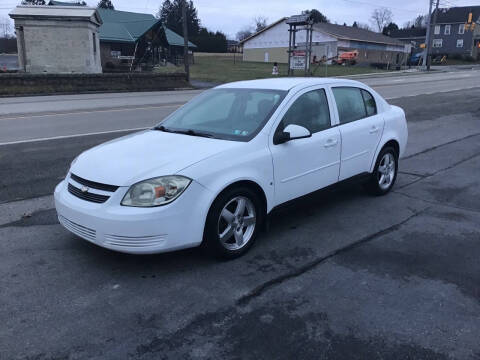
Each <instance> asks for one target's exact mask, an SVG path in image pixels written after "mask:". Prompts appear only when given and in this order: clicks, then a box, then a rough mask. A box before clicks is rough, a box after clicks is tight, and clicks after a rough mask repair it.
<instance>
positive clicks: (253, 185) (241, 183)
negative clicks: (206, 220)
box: [208, 179, 268, 215]
mask: <svg viewBox="0 0 480 360" xmlns="http://www.w3.org/2000/svg"><path fill="white" fill-rule="evenodd" d="M235 187H247V188H249V189H251V190H252V191H254V192H255V193H256V194H257V195H258V198H259V199H260V201H261V202H262V206H263V214H264V215H266V214H267V209H268V200H267V195H266V194H265V191H264V190H263V188H262V187H261V186H260V185H259V184H258V183H257V182H255V181H253V180H247V179H244V180H236V181H234V182H232V183H230V184H228V185H227V186H225V187H224V188H223V189H222V190H220V191H219V192H218V193H217V194H216V195H215V197H214V199H213V200H212V202H211V203H210V206H209V210H208V211H210V209H211V207H212V204H213V203H214V202H215V200H217V199H218V197H219V196H220V195H221V194H223V193H224V192H225V191H228V190H230V189H232V188H235Z"/></svg>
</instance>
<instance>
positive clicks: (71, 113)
mask: <svg viewBox="0 0 480 360" xmlns="http://www.w3.org/2000/svg"><path fill="white" fill-rule="evenodd" d="M183 104H184V103H178V104H176V105H159V106H139V107H129V108H122V109H101V110H88V111H73V112H64V113H62V112H59V113H48V114H41V115H34V114H32V115H21V116H12V117H4V118H2V117H0V121H2V120H14V119H27V118H36V117H46V116H62V115H77V114H92V113H101V112H115V111H133V110H143V109H146V110H148V109H163V108H177V107H179V106H181V105H183Z"/></svg>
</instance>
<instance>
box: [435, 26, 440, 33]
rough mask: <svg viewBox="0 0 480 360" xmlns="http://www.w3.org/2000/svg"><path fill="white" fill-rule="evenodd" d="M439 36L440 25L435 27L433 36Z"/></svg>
mask: <svg viewBox="0 0 480 360" xmlns="http://www.w3.org/2000/svg"><path fill="white" fill-rule="evenodd" d="M439 34H440V25H435V35H439Z"/></svg>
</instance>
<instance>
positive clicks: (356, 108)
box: [332, 87, 367, 124]
mask: <svg viewBox="0 0 480 360" xmlns="http://www.w3.org/2000/svg"><path fill="white" fill-rule="evenodd" d="M332 90H333V95H334V96H335V102H336V103H337V109H338V116H339V117H340V124H346V123H349V122H352V121H355V120H359V119H363V118H365V117H367V110H366V108H365V100H364V99H363V96H362V93H361V92H360V89H358V88H353V87H338V88H333V89H332Z"/></svg>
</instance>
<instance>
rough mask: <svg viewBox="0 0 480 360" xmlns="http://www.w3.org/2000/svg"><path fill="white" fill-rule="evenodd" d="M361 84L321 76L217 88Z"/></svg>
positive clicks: (247, 82)
mask: <svg viewBox="0 0 480 360" xmlns="http://www.w3.org/2000/svg"><path fill="white" fill-rule="evenodd" d="M333 84H343V85H347V84H349V85H356V86H358V85H361V86H364V85H363V84H362V83H360V82H358V81H354V80H348V79H336V78H320V77H311V78H304V77H284V78H268V79H259V80H247V81H236V82H231V83H227V84H223V85H220V86H217V87H216V89H225V88H227V89H228V88H231V89H234V88H236V89H239V88H240V89H269V90H290V89H292V88H294V87H308V86H315V85H333Z"/></svg>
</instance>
